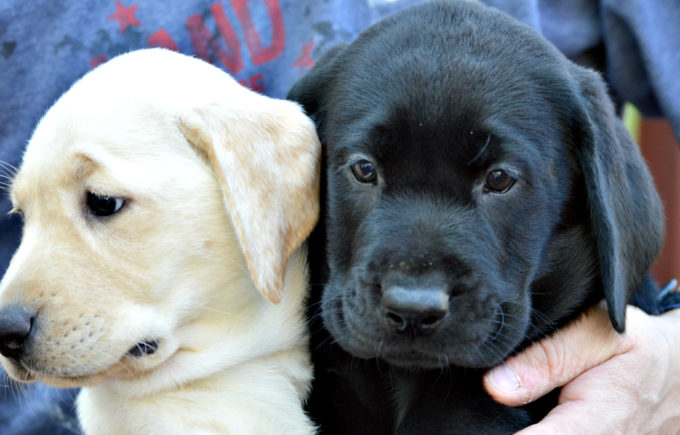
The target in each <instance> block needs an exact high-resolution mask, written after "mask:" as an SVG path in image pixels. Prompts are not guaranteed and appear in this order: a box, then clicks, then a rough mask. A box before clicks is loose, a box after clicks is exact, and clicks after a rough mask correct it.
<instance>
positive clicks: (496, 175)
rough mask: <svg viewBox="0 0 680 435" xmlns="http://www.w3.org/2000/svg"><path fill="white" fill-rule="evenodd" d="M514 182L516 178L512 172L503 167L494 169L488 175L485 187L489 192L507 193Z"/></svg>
mask: <svg viewBox="0 0 680 435" xmlns="http://www.w3.org/2000/svg"><path fill="white" fill-rule="evenodd" d="M513 184H515V179H514V178H513V177H512V176H511V175H510V174H508V173H507V172H505V171H504V170H502V169H494V170H493V171H491V172H489V173H488V174H487V175H486V180H484V189H485V190H486V191H487V192H494V193H505V192H507V191H508V190H510V188H511V187H512V185H513Z"/></svg>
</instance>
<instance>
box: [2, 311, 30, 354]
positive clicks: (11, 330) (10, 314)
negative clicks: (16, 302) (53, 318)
mask: <svg viewBox="0 0 680 435" xmlns="http://www.w3.org/2000/svg"><path fill="white" fill-rule="evenodd" d="M33 319H34V316H33V314H32V313H30V312H28V311H27V310H26V309H25V308H22V307H17V306H12V307H7V308H4V309H2V310H0V354H2V355H3V356H5V357H7V358H13V359H18V358H19V357H20V356H21V353H22V352H23V349H24V342H25V341H26V338H28V335H29V334H30V333H31V327H32V326H33Z"/></svg>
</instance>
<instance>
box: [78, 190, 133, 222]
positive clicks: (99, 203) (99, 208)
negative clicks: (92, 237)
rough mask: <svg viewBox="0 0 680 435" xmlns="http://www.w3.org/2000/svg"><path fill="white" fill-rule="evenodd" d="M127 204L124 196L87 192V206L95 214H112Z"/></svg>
mask: <svg viewBox="0 0 680 435" xmlns="http://www.w3.org/2000/svg"><path fill="white" fill-rule="evenodd" d="M123 204H125V200H123V199H122V198H111V197H110V196H107V195H100V194H98V193H93V192H87V208H89V209H90V211H91V212H92V213H93V214H94V215H95V216H111V215H112V214H114V213H117V212H118V211H119V210H120V209H121V207H123Z"/></svg>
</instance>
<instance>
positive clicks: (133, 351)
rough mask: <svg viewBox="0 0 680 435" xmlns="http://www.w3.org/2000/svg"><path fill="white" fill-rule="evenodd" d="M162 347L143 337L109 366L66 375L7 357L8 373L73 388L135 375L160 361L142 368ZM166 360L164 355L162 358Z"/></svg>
mask: <svg viewBox="0 0 680 435" xmlns="http://www.w3.org/2000/svg"><path fill="white" fill-rule="evenodd" d="M160 346H161V343H160V340H158V339H145V340H142V341H140V342H138V343H137V344H135V345H134V346H132V347H131V348H130V349H129V350H128V351H127V352H126V353H125V354H124V355H123V356H122V357H121V358H119V359H118V360H117V361H116V362H114V363H113V364H111V365H110V366H108V367H105V368H103V369H101V370H98V371H93V372H92V373H83V374H70V373H69V374H66V373H58V372H53V371H50V370H49V369H48V370H44V369H40V368H36V367H34V366H32V364H27V363H25V362H23V361H20V360H19V361H17V360H9V367H7V368H8V369H9V370H8V374H10V375H11V377H12V378H13V379H14V380H16V381H18V382H25V383H29V382H34V381H40V382H43V383H45V384H48V385H52V386H55V387H62V388H74V387H83V386H92V385H96V384H98V383H100V382H102V381H104V380H106V379H113V378H121V379H123V378H129V377H135V376H138V375H140V374H141V373H144V372H146V371H149V370H153V368H154V367H155V366H157V365H158V364H160V363H161V362H162V361H155V362H154V363H152V365H153V366H154V367H145V366H146V365H147V364H145V363H144V360H145V358H146V357H150V356H151V355H153V354H155V353H156V352H157V351H158V350H159V348H160ZM165 359H167V358H164V359H163V361H164V360H165Z"/></svg>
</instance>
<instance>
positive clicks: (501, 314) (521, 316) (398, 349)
mask: <svg viewBox="0 0 680 435" xmlns="http://www.w3.org/2000/svg"><path fill="white" fill-rule="evenodd" d="M329 287H332V286H329ZM333 293H334V292H333V290H332V289H331V288H328V289H327V291H326V294H325V295H324V296H326V295H330V294H333ZM339 293H340V294H345V295H346V294H351V293H352V292H346V291H343V290H341V291H340V292H339ZM355 302H356V301H351V300H350V301H346V300H343V298H342V297H341V296H338V295H336V296H335V297H330V298H327V299H325V300H324V301H323V307H322V317H323V319H324V325H325V326H326V328H327V329H328V331H329V332H330V333H331V335H332V336H333V338H334V339H335V341H336V342H337V343H338V345H340V347H342V348H343V349H344V350H345V351H346V352H348V353H350V354H352V355H353V356H355V357H357V358H363V359H374V358H379V359H382V360H384V361H386V362H388V363H389V364H390V365H392V366H394V367H398V368H400V369H405V370H409V371H417V370H430V369H445V368H447V367H450V366H456V367H467V368H490V367H493V366H496V365H498V364H500V363H501V362H502V361H503V360H504V359H505V358H507V357H508V356H509V355H510V354H511V352H512V351H513V350H514V349H516V348H517V347H518V346H519V345H520V343H521V342H522V340H523V337H524V336H525V335H526V331H527V329H528V325H529V313H528V310H517V309H516V308H517V307H518V306H519V305H518V304H514V303H513V304H503V303H500V304H493V306H494V307H495V308H489V311H488V315H486V316H485V317H484V318H482V319H480V320H479V321H478V322H477V323H476V324H474V325H470V324H461V323H456V322H453V323H452V324H450V325H446V328H444V331H442V333H434V334H431V335H425V336H412V335H399V334H394V333H390V332H389V330H388V329H386V328H385V327H384V325H383V324H382V322H381V321H380V319H379V318H378V317H376V316H374V313H375V312H376V311H377V310H375V309H366V306H365V305H358V304H356V303H355ZM513 308H515V309H514V310H513ZM447 331H448V332H452V333H448V334H447V333H446V332H447ZM470 331H472V332H470ZM466 333H467V334H466Z"/></svg>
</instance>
